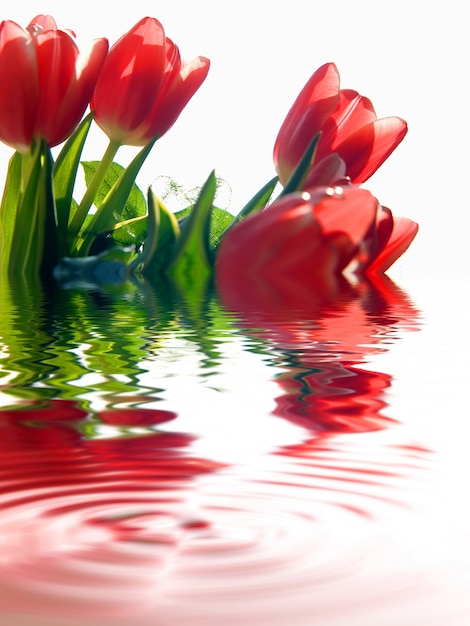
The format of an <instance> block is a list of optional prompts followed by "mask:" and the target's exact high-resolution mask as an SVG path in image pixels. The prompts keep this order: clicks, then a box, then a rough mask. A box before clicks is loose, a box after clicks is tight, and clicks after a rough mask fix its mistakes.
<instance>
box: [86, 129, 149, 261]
mask: <svg viewBox="0 0 470 626" xmlns="http://www.w3.org/2000/svg"><path fill="white" fill-rule="evenodd" d="M156 140H157V138H156V137H155V138H154V139H153V140H152V141H150V142H149V143H148V144H147V145H146V146H144V147H143V148H142V150H141V151H140V152H139V153H138V154H137V156H136V157H134V159H133V160H132V161H131V163H130V164H129V165H128V167H127V168H126V169H125V170H122V171H121V173H120V175H119V177H118V178H117V179H116V180H115V182H114V184H113V185H112V186H111V187H109V189H108V191H107V193H106V195H104V196H103V197H100V192H99V193H98V194H97V196H95V198H96V200H95V202H96V204H97V206H98V208H97V211H96V213H95V214H94V215H93V216H92V218H91V220H90V224H89V230H88V232H86V233H84V234H83V236H81V237H80V238H79V240H78V241H77V242H76V244H75V246H74V251H75V252H77V253H78V255H79V256H86V255H87V254H88V252H89V250H90V247H91V245H92V244H93V240H94V239H95V237H96V235H97V234H98V233H100V232H103V231H106V230H111V229H112V228H113V227H114V225H115V224H116V222H120V221H122V219H123V218H124V219H126V218H132V217H137V216H138V215H136V213H135V211H140V210H141V209H139V206H142V205H141V204H139V203H140V200H136V203H135V204H132V203H131V205H130V206H131V208H130V214H129V212H128V210H127V203H128V201H129V196H130V194H131V192H132V191H133V190H134V192H135V194H137V192H136V191H135V189H137V187H136V185H135V179H136V177H137V174H138V173H139V170H140V168H141V167H142V165H143V163H144V161H145V159H146V158H147V156H148V155H149V152H150V150H151V149H152V147H153V145H154V143H155V141H156ZM115 165H116V164H112V166H111V167H110V168H109V169H110V170H111V172H112V174H111V176H114V175H115V174H116V168H115ZM107 177H108V174H107V175H106V177H105V180H106V179H107ZM137 196H139V194H137ZM134 197H135V196H134ZM139 197H140V196H139ZM145 210H146V207H145V199H143V212H144V213H145Z"/></svg>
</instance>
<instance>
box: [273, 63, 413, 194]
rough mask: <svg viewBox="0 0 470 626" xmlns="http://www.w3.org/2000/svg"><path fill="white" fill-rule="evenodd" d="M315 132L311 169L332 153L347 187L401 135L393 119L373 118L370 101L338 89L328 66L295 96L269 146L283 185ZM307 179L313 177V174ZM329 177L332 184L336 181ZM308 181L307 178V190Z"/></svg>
mask: <svg viewBox="0 0 470 626" xmlns="http://www.w3.org/2000/svg"><path fill="white" fill-rule="evenodd" d="M319 132H321V133H322V135H321V138H320V142H319V144H318V147H317V152H316V156H315V166H317V165H318V164H319V163H320V162H321V161H322V160H323V159H325V158H330V155H332V154H334V153H335V154H337V155H338V156H339V157H340V158H341V160H342V161H343V162H344V164H345V171H343V172H338V175H337V176H336V177H339V175H341V176H344V175H346V176H349V177H350V179H351V182H352V183H363V182H364V181H366V180H367V179H368V178H369V177H370V176H372V174H373V173H374V172H375V171H376V170H377V168H378V167H380V165H381V164H382V163H383V162H384V161H385V159H386V158H387V157H388V156H389V155H390V154H391V153H392V152H393V150H394V149H395V148H396V147H397V145H398V144H399V143H400V142H401V141H402V139H403V137H404V136H405V135H406V132H407V126H406V122H404V121H403V120H402V119H400V118H399V117H387V118H384V119H377V116H376V114H375V111H374V107H373V106H372V103H371V102H370V100H369V99H368V98H366V97H364V96H361V95H359V94H358V92H357V91H353V90H352V89H340V87H339V73H338V70H337V68H336V66H335V65H334V63H327V64H326V65H323V66H322V67H320V68H319V69H318V70H317V71H316V72H315V73H314V74H313V76H312V77H311V78H310V79H309V81H308V82H307V84H306V85H305V87H304V88H303V90H302V91H301V92H300V94H299V96H298V97H297V99H296V101H295V102H294V104H293V106H292V108H291V109H290V111H289V113H288V115H287V117H286V119H285V121H284V123H283V124H282V126H281V129H280V131H279V134H278V137H277V139H276V143H275V147H274V164H275V166H276V170H277V172H278V174H279V178H280V180H281V183H282V184H285V183H286V182H287V181H288V179H289V177H290V175H291V174H292V172H293V170H294V169H295V167H296V165H297V164H298V162H299V161H300V159H301V158H302V155H303V153H304V152H305V150H306V148H307V146H308V145H309V143H310V142H311V140H312V139H313V138H314V137H315V136H316V135H317V133H319ZM312 176H314V178H316V175H315V174H313V172H312ZM336 177H335V176H333V180H332V181H326V182H333V181H334V180H335V178H336ZM313 182H314V181H313V180H310V179H309V178H307V182H306V185H305V187H306V188H308V187H309V186H311V184H312V183H313Z"/></svg>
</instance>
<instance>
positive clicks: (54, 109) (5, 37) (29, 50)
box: [0, 15, 108, 151]
mask: <svg viewBox="0 0 470 626" xmlns="http://www.w3.org/2000/svg"><path fill="white" fill-rule="evenodd" d="M107 50H108V42H107V40H106V39H97V40H96V41H94V42H93V43H92V45H91V46H90V48H89V49H88V50H86V51H84V52H81V53H79V50H78V48H77V45H76V43H75V41H74V39H73V37H72V36H71V34H70V33H69V32H65V31H62V30H58V29H57V26H56V24H55V22H54V20H53V19H52V17H50V16H49V15H38V16H37V17H35V18H34V19H33V20H32V21H31V23H30V24H29V26H28V27H27V29H26V30H24V29H23V28H21V27H20V26H18V24H16V23H15V22H12V21H10V20H5V21H4V22H2V23H1V24H0V85H1V87H0V140H1V141H3V142H4V143H6V144H8V145H10V146H12V147H13V148H15V149H16V150H19V151H25V150H28V149H29V148H30V146H31V144H32V142H33V140H34V139H44V140H45V141H46V142H47V143H48V144H49V145H50V146H54V145H56V144H59V143H61V142H62V141H64V140H65V139H66V138H67V137H68V136H69V135H70V134H71V133H72V131H73V130H74V129H75V127H76V126H77V124H78V123H79V122H80V120H81V118H82V115H83V113H84V112H85V109H86V107H87V106H88V103H89V101H90V98H91V95H92V93H93V89H94V86H95V82H96V79H97V78H98V74H99V72H100V70H101V67H102V65H103V62H104V60H105V58H106V53H107Z"/></svg>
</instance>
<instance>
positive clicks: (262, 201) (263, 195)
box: [213, 176, 279, 248]
mask: <svg viewBox="0 0 470 626" xmlns="http://www.w3.org/2000/svg"><path fill="white" fill-rule="evenodd" d="M278 181H279V178H278V177H277V176H275V177H274V178H272V179H271V180H270V181H269V182H267V183H266V184H265V185H264V186H263V187H262V188H261V189H260V190H259V191H258V192H257V193H256V194H255V195H254V196H253V198H251V200H249V202H247V204H245V206H244V207H243V209H242V210H241V211H240V212H239V213H238V214H237V215H236V216H235V217H233V215H232V216H231V220H230V221H229V222H228V223H227V224H225V227H224V228H223V229H222V230H221V231H220V232H219V233H217V236H216V237H215V239H214V242H213V247H214V248H217V247H218V246H219V244H220V242H221V241H222V239H223V237H224V236H225V235H226V233H227V232H228V230H229V229H230V228H232V227H233V226H235V224H238V222H241V220H243V219H244V218H245V217H247V216H248V215H250V214H251V213H256V212H257V211H260V210H262V209H264V208H265V206H266V205H267V204H268V202H269V199H270V198H271V196H272V194H273V191H274V189H275V187H276V185H277V183H278Z"/></svg>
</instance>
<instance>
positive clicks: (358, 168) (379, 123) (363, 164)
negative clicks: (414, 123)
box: [335, 117, 408, 184]
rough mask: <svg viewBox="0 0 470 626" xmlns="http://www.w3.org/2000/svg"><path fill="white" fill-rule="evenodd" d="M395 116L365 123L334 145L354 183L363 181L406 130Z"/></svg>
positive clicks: (380, 162) (405, 125)
mask: <svg viewBox="0 0 470 626" xmlns="http://www.w3.org/2000/svg"><path fill="white" fill-rule="evenodd" d="M407 130H408V128H407V124H406V122H405V121H404V120H402V119H400V118H399V117H386V118H383V119H380V120H376V121H375V122H371V123H370V124H366V125H365V126H363V127H362V128H360V129H359V130H357V131H356V132H354V133H353V134H352V135H350V136H349V137H348V138H347V139H345V140H344V141H342V142H341V143H340V144H339V145H337V146H336V148H335V150H336V152H338V154H339V155H340V156H341V158H342V159H344V161H345V162H346V166H347V174H348V176H350V178H351V181H352V182H353V183H355V184H360V183H363V182H365V181H366V180H367V179H368V178H370V177H371V176H372V174H373V173H374V172H375V171H376V170H377V169H378V168H379V167H380V166H381V165H382V163H383V162H384V161H385V160H386V159H387V158H388V157H389V156H390V154H391V153H392V152H393V151H394V150H395V148H396V147H397V146H398V144H399V143H400V142H401V141H402V139H403V138H404V136H405V135H406V133H407Z"/></svg>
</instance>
